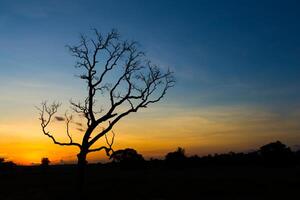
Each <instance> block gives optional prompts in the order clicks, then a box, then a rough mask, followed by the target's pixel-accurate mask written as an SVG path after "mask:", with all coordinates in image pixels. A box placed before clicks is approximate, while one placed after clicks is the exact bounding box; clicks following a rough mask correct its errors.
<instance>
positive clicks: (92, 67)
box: [38, 29, 174, 174]
mask: <svg viewBox="0 0 300 200" xmlns="http://www.w3.org/2000/svg"><path fill="white" fill-rule="evenodd" d="M93 33H94V34H93V36H92V37H91V38H88V37H87V36H85V35H81V37H80V41H79V43H78V44H76V45H74V46H67V47H68V49H69V51H70V52H71V54H72V55H73V56H74V57H75V58H76V65H75V67H76V68H77V69H78V70H79V71H80V75H79V76H78V77H79V78H80V79H81V80H83V81H84V82H85V84H86V86H87V95H86V97H85V98H84V99H83V101H78V102H75V101H73V100H70V105H71V108H72V114H68V113H67V112H66V114H65V116H64V117H59V116H54V115H56V113H57V111H58V108H59V107H60V105H61V104H60V103H57V102H54V103H52V104H48V103H47V102H42V104H41V106H40V107H38V109H39V111H40V121H41V128H42V131H43V133H44V134H45V135H46V136H48V137H49V138H50V139H51V140H52V141H53V142H54V143H55V144H57V145H61V146H75V147H78V148H79V153H78V155H77V159H78V166H80V168H81V169H82V170H81V171H82V174H83V171H84V167H85V166H86V164H87V160H86V157H87V154H88V153H91V152H96V151H100V150H105V151H106V154H107V155H108V156H109V155H110V154H111V152H112V145H113V141H114V135H113V138H112V141H111V142H109V141H108V139H107V134H108V133H109V132H110V131H111V130H112V128H113V127H114V125H116V124H117V123H118V122H119V121H120V120H121V119H123V118H124V117H125V116H127V115H129V114H130V113H134V112H137V111H138V110H140V109H141V108H147V107H148V106H149V105H150V104H153V103H156V102H158V101H160V100H161V99H162V98H163V97H164V96H165V94H166V92H167V90H168V89H169V88H170V87H173V85H174V78H173V73H172V72H171V71H169V70H167V71H166V72H163V70H162V69H161V68H160V67H158V66H157V65H154V64H152V63H151V62H150V61H149V60H147V59H146V57H145V53H144V52H142V51H140V50H138V46H139V45H138V44H137V42H129V41H126V40H125V41H124V40H122V39H121V38H120V35H119V33H118V32H117V31H116V30H112V31H110V32H109V33H108V34H107V35H103V34H101V33H99V32H98V31H97V30H96V29H93ZM99 94H100V95H99ZM97 99H98V100H99V99H101V102H104V103H103V104H102V105H101V106H100V105H98V102H99V101H97ZM74 115H76V116H80V117H81V118H83V119H84V120H85V121H86V123H85V125H82V124H81V123H79V122H75V120H74ZM53 119H55V120H56V121H64V122H65V123H66V135H67V137H68V139H69V141H68V142H60V141H58V140H57V139H56V137H55V136H54V135H53V133H52V132H50V131H49V130H48V126H49V124H50V122H52V120H53ZM70 123H76V124H79V125H81V127H80V128H79V130H80V131H82V132H83V133H84V134H83V136H82V139H81V141H79V142H76V141H74V140H73V138H72V134H71V130H70ZM99 129H100V130H99ZM102 137H105V139H106V143H107V144H106V145H102V146H100V147H97V146H95V145H96V144H95V143H96V142H97V141H98V140H99V139H100V138H102Z"/></svg>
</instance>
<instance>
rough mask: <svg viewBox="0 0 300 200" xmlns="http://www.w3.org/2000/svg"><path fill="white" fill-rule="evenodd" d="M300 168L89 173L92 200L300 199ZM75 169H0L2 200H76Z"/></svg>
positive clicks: (98, 169) (103, 169) (93, 169)
mask: <svg viewBox="0 0 300 200" xmlns="http://www.w3.org/2000/svg"><path fill="white" fill-rule="evenodd" d="M299 169H300V168H299V167H297V166H292V167H280V168H274V167H263V166H219V167H218V166H214V167H211V166H210V167H208V166H206V167H197V168H192V167H190V168H181V169H170V168H167V167H151V168H143V169H131V170H130V169H121V168H120V167H116V166H113V167H112V166H105V165H93V166H89V167H88V169H87V176H86V184H85V185H86V192H85V193H86V194H87V196H86V199H110V200H111V199H132V200H150V199H151V200H154V199H156V200H171V199H199V200H202V199H203V200H209V199H220V200H221V199H228V200H234V199H241V200H248V199H249V200H250V199H251V200H252V199H253V200H260V199H298V198H299V189H300V187H299V186H300V171H299ZM76 177H77V176H76V168H75V166H50V167H49V168H48V169H42V168H40V167H15V168H14V169H10V170H8V169H2V170H1V171H0V199H1V200H6V199H7V200H8V199H11V200H15V199H24V200H25V199H30V200H43V199H45V200H48V199H76V198H77V197H78V187H77V182H76V180H77V179H76Z"/></svg>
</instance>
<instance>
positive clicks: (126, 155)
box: [110, 148, 145, 168]
mask: <svg viewBox="0 0 300 200" xmlns="http://www.w3.org/2000/svg"><path fill="white" fill-rule="evenodd" d="M110 159H112V162H114V163H118V164H120V165H121V166H122V167H126V168H135V167H141V165H142V164H143V163H144V161H145V160H144V157H143V156H142V155H141V154H139V153H138V152H137V151H136V150H134V149H131V148H126V149H121V150H117V151H115V152H113V153H112V155H111V156H110Z"/></svg>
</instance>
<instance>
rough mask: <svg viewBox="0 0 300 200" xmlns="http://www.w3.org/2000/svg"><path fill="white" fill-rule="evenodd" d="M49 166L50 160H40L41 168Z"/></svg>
mask: <svg viewBox="0 0 300 200" xmlns="http://www.w3.org/2000/svg"><path fill="white" fill-rule="evenodd" d="M49 164H50V160H49V159H48V158H42V160H41V166H42V167H48V166H49Z"/></svg>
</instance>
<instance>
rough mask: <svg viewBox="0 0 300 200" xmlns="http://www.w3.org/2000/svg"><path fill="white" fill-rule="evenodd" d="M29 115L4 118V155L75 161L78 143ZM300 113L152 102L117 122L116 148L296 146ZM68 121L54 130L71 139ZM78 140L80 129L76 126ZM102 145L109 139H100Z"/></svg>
mask: <svg viewBox="0 0 300 200" xmlns="http://www.w3.org/2000/svg"><path fill="white" fill-rule="evenodd" d="M31 114H32V115H29V116H28V117H26V118H24V116H19V117H13V116H12V117H10V118H7V119H3V117H2V119H1V123H0V135H1V140H0V156H1V157H5V158H7V159H8V160H11V161H14V162H16V163H18V164H24V165H30V164H32V163H39V162H40V160H41V158H42V157H48V158H49V159H50V160H51V161H52V163H60V162H61V161H62V160H63V161H64V162H66V163H67V162H75V160H76V154H77V152H78V148H77V147H61V146H58V145H55V144H53V143H52V141H51V139H50V138H48V137H47V136H44V135H43V134H42V132H41V129H40V127H39V121H38V119H37V117H38V113H37V112H36V113H34V112H33V113H31ZM299 116H300V115H299V112H297V111H295V112H294V113H289V115H288V116H284V117H282V116H280V115H277V114H275V113H272V112H270V111H267V110H264V109H263V108H258V107H243V106H234V107H222V106H219V107H206V108H188V107H187V108H183V107H182V108H181V107H180V106H177V105H176V106H175V105H174V106H172V105H168V106H159V105H158V106H153V107H150V108H148V109H144V110H142V112H140V113H136V114H135V113H134V114H132V115H131V116H128V117H127V118H126V119H124V120H123V121H120V123H119V124H117V126H115V128H114V131H115V133H116V138H115V144H114V148H115V149H122V148H127V147H130V148H134V149H136V150H137V151H138V152H139V153H141V154H143V155H144V156H145V157H146V158H149V157H158V158H161V157H163V156H164V155H165V154H166V153H168V152H170V151H173V150H175V149H176V148H177V147H179V146H180V147H183V148H185V149H186V152H187V153H188V155H193V154H198V155H206V154H210V153H221V152H229V151H247V150H250V149H257V148H259V146H261V145H263V144H266V143H268V142H272V141H275V140H281V141H282V142H284V143H286V144H288V145H291V146H293V145H296V144H297V141H299V139H300V135H299V130H300V125H299V123H298V119H299ZM63 125H64V124H63V122H54V123H53V124H52V128H50V129H49V130H51V131H52V130H53V133H54V135H55V136H56V137H57V138H59V140H60V141H62V140H67V138H66V135H65V132H64V126H63ZM74 130H75V129H74ZM72 133H73V136H74V138H75V139H79V138H80V136H81V134H82V133H80V132H78V131H73V132H72ZM97 144H98V145H101V144H104V140H100V141H99V142H98V143H97ZM88 159H89V161H90V162H99V161H106V160H107V158H106V156H105V154H104V152H97V153H91V154H90V155H89V156H88Z"/></svg>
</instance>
